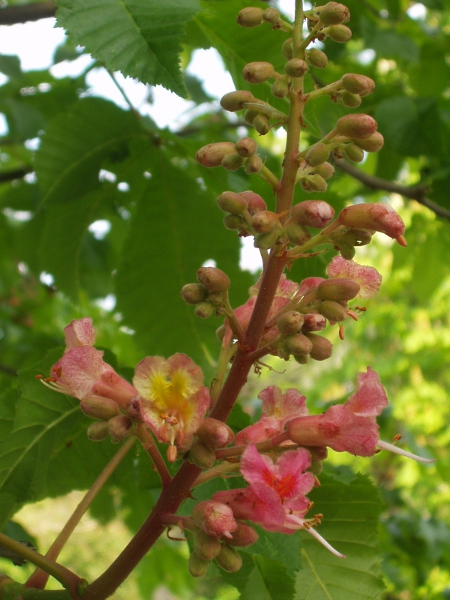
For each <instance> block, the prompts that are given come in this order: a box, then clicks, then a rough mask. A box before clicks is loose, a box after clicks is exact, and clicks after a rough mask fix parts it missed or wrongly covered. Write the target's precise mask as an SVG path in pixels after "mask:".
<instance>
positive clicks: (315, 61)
mask: <svg viewBox="0 0 450 600" xmlns="http://www.w3.org/2000/svg"><path fill="white" fill-rule="evenodd" d="M306 58H307V59H308V60H309V62H310V64H311V65H312V66H313V67H316V68H317V69H323V68H324V67H326V66H327V64H328V57H327V55H326V54H325V52H322V50H318V49H317V48H311V50H307V51H306Z"/></svg>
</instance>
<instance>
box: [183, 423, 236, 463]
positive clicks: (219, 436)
mask: <svg viewBox="0 0 450 600" xmlns="http://www.w3.org/2000/svg"><path fill="white" fill-rule="evenodd" d="M196 436H197V440H196V441H195V442H194V443H193V444H192V446H191V448H190V450H189V455H188V458H189V460H190V462H192V463H193V464H195V465H197V466H198V467H200V468H202V469H209V468H210V467H212V466H213V464H214V463H215V462H216V454H215V450H216V448H224V447H225V446H228V444H229V443H230V442H231V441H232V440H233V438H234V433H233V430H232V429H231V427H229V426H228V425H227V424H226V423H223V422H222V421H218V420H217V419H212V418H211V417H207V418H205V419H203V422H202V424H201V425H200V427H199V429H198V430H197V433H196Z"/></svg>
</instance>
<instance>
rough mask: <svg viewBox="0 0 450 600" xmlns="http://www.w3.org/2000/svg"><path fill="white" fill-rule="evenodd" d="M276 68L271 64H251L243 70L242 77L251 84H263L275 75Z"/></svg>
mask: <svg viewBox="0 0 450 600" xmlns="http://www.w3.org/2000/svg"><path fill="white" fill-rule="evenodd" d="M273 72H274V68H273V65H272V64H271V63H269V62H262V61H261V62H251V63H248V64H247V65H245V67H244V68H243V69H242V77H243V78H244V79H245V81H248V82H249V83H263V81H267V80H268V79H270V78H271V77H272V75H273Z"/></svg>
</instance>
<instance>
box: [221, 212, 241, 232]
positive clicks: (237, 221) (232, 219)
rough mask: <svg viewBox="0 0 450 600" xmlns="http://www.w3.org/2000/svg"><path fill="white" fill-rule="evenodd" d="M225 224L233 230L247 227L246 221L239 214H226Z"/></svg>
mask: <svg viewBox="0 0 450 600" xmlns="http://www.w3.org/2000/svg"><path fill="white" fill-rule="evenodd" d="M223 224H224V226H225V229H230V230H231V231H233V230H235V229H238V230H241V229H245V228H246V222H245V221H244V219H243V218H242V217H240V216H239V215H225V216H224V218H223Z"/></svg>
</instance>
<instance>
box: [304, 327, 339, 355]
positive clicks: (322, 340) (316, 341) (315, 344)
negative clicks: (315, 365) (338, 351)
mask: <svg viewBox="0 0 450 600" xmlns="http://www.w3.org/2000/svg"><path fill="white" fill-rule="evenodd" d="M306 336H307V338H308V339H309V340H311V342H312V348H311V352H310V353H309V354H310V356H311V358H312V359H313V360H326V359H327V358H330V356H331V355H332V353H333V344H332V343H331V342H330V340H328V339H327V338H326V337H323V335H317V334H316V333H307V334H306Z"/></svg>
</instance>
